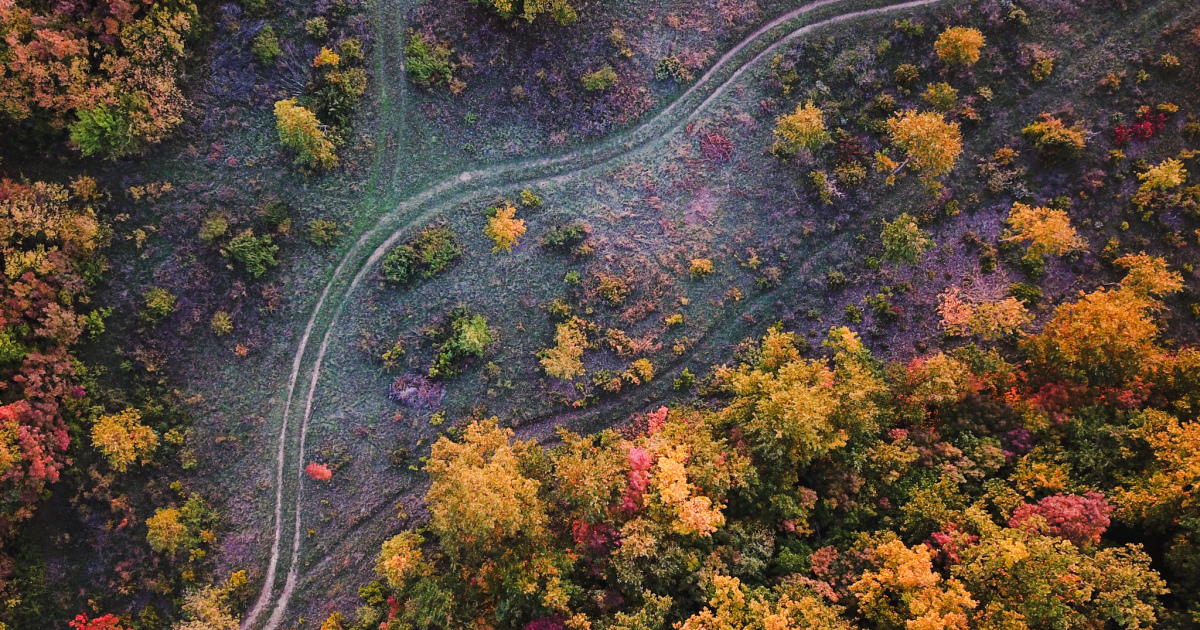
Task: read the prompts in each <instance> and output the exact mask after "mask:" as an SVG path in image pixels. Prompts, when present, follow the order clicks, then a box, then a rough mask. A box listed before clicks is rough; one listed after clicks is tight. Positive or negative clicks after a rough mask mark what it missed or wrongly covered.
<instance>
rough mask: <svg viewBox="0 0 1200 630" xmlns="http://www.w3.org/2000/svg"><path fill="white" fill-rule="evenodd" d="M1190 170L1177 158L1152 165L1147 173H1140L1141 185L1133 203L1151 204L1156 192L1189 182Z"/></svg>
mask: <svg viewBox="0 0 1200 630" xmlns="http://www.w3.org/2000/svg"><path fill="white" fill-rule="evenodd" d="M1187 176H1188V172H1187V169H1185V168H1183V162H1180V161H1179V160H1176V159H1173V158H1172V159H1167V160H1163V161H1162V162H1160V163H1159V164H1158V165H1156V166H1152V167H1150V168H1149V169H1147V170H1146V172H1145V173H1138V179H1139V180H1141V182H1142V183H1141V185H1140V186H1138V190H1137V193H1135V194H1134V195H1133V203H1134V205H1136V206H1138V207H1143V206H1146V205H1149V204H1150V202H1151V201H1153V200H1154V197H1155V193H1161V192H1165V191H1168V190H1170V189H1172V188H1175V187H1178V186H1182V185H1183V184H1184V183H1186V182H1187Z"/></svg>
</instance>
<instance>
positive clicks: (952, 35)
mask: <svg viewBox="0 0 1200 630" xmlns="http://www.w3.org/2000/svg"><path fill="white" fill-rule="evenodd" d="M983 44H984V38H983V33H981V32H980V31H979V29H975V28H963V27H961V26H955V27H953V28H948V29H946V30H945V31H943V32H942V34H941V35H939V36H938V39H937V42H936V43H934V45H933V48H934V50H936V51H937V56H938V59H941V60H942V61H943V62H945V63H947V64H950V65H960V66H970V65H974V64H975V62H977V61H979V49H981V48H983Z"/></svg>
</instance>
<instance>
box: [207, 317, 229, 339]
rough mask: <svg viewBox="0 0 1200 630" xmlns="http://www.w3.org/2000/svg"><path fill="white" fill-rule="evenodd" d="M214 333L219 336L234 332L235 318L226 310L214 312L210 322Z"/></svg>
mask: <svg viewBox="0 0 1200 630" xmlns="http://www.w3.org/2000/svg"><path fill="white" fill-rule="evenodd" d="M209 325H210V327H211V328H212V331H213V334H214V335H216V336H218V337H224V336H225V335H228V334H229V333H231V332H233V318H232V317H230V316H229V313H226V312H225V311H217V312H216V313H213V316H212V321H211V322H210V323H209Z"/></svg>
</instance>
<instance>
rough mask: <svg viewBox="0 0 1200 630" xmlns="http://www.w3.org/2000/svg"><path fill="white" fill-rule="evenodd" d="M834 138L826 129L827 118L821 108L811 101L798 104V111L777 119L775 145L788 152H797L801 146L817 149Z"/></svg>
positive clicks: (778, 148) (812, 149)
mask: <svg viewBox="0 0 1200 630" xmlns="http://www.w3.org/2000/svg"><path fill="white" fill-rule="evenodd" d="M831 140H832V138H831V137H830V135H829V132H828V131H826V130H825V118H824V115H823V114H822V113H821V109H820V108H818V107H815V106H814V105H813V104H812V103H811V102H809V103H805V104H802V105H798V106H796V111H795V112H793V113H791V114H788V115H786V116H780V117H779V118H778V119H776V121H775V147H776V150H781V151H783V152H786V153H795V152H796V151H798V150H800V149H801V148H806V149H808V150H810V151H816V150H817V149H820V148H821V147H822V146H825V145H826V144H828V143H829V142H830V141H831Z"/></svg>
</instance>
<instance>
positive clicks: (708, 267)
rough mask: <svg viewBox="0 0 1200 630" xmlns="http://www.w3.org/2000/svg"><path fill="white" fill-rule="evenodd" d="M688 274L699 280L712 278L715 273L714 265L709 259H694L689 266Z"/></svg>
mask: <svg viewBox="0 0 1200 630" xmlns="http://www.w3.org/2000/svg"><path fill="white" fill-rule="evenodd" d="M688 273H690V274H691V275H692V277H693V278H697V279H699V278H705V277H707V276H711V275H712V273H713V263H712V261H711V260H709V259H707V258H693V259H692V262H691V263H690V264H689V265H688Z"/></svg>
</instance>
